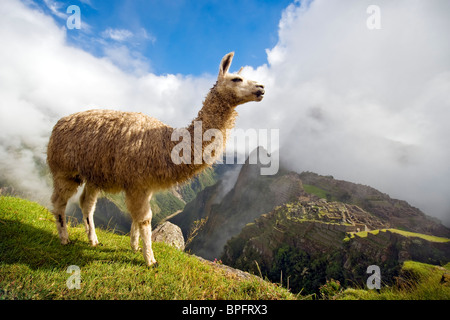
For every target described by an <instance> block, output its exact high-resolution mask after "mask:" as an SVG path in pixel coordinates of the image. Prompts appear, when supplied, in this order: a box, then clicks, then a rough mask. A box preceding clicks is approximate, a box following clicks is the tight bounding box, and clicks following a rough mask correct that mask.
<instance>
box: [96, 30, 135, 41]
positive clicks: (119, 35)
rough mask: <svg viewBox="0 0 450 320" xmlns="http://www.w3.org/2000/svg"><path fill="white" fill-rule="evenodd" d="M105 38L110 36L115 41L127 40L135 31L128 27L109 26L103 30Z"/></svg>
mask: <svg viewBox="0 0 450 320" xmlns="http://www.w3.org/2000/svg"><path fill="white" fill-rule="evenodd" d="M102 36H103V37H104V38H110V39H112V40H115V41H125V40H128V39H130V38H131V37H133V33H132V32H131V31H130V30H126V29H113V28H108V29H106V30H105V31H103V32H102Z"/></svg>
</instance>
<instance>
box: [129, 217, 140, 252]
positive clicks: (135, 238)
mask: <svg viewBox="0 0 450 320" xmlns="http://www.w3.org/2000/svg"><path fill="white" fill-rule="evenodd" d="M130 240H131V241H130V242H131V249H133V251H134V252H136V251H139V250H140V249H139V223H137V222H135V221H133V222H132V223H131V232H130Z"/></svg>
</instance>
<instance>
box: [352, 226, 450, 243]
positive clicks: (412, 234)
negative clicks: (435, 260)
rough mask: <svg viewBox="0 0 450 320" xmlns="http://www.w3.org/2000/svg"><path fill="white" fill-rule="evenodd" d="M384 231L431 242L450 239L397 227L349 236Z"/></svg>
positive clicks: (362, 236)
mask: <svg viewBox="0 0 450 320" xmlns="http://www.w3.org/2000/svg"><path fill="white" fill-rule="evenodd" d="M380 231H381V232H386V231H390V232H393V233H398V234H401V235H403V236H405V237H416V238H421V239H424V240H427V241H432V242H449V241H450V239H448V238H442V237H436V236H431V235H428V234H422V233H416V232H410V231H404V230H399V229H380V230H372V231H361V232H355V233H352V235H351V237H350V238H354V237H355V235H356V236H358V237H360V238H365V237H367V235H368V234H369V233H370V234H373V235H377V234H378V233H379V232H380ZM350 238H346V239H344V240H349V239H350Z"/></svg>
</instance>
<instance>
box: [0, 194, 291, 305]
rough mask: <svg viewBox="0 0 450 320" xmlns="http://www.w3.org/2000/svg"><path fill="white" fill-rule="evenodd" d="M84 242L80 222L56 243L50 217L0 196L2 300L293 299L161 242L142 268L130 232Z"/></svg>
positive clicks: (102, 235) (99, 232)
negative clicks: (77, 282) (74, 276)
mask: <svg viewBox="0 0 450 320" xmlns="http://www.w3.org/2000/svg"><path fill="white" fill-rule="evenodd" d="M97 235H98V238H99V241H100V243H101V244H102V245H101V246H98V247H95V248H93V247H90V246H89V244H88V241H87V236H86V234H85V231H84V228H83V227H73V226H70V224H69V237H70V240H71V244H69V245H67V246H62V245H60V243H59V239H58V236H57V232H56V227H55V223H54V218H53V215H52V214H51V213H50V212H49V211H48V210H47V209H46V208H44V207H42V206H40V205H38V204H36V203H32V202H29V201H27V200H22V199H19V198H12V197H0V299H194V300H195V299H295V298H296V297H295V296H294V295H292V294H291V293H289V292H288V291H287V290H286V289H283V288H280V287H278V286H277V285H275V284H273V283H270V282H267V281H261V280H260V279H257V278H256V277H254V278H252V279H249V280H243V279H241V278H238V277H236V276H235V275H233V274H231V273H227V272H225V271H224V270H222V269H221V268H217V267H214V265H213V264H209V263H205V262H202V261H200V260H198V259H197V258H195V257H194V256H191V255H189V254H186V253H184V252H181V251H179V250H177V249H175V248H173V247H170V246H168V245H166V244H162V243H154V244H153V249H154V252H155V257H156V259H157V260H158V263H159V265H158V266H157V267H152V268H148V267H147V266H146V265H145V264H144V259H143V257H142V254H141V253H133V252H132V251H131V249H130V245H129V237H128V236H122V235H117V234H113V233H111V232H109V231H104V230H99V229H98V230H97ZM71 265H76V266H78V267H79V268H80V276H81V287H80V289H69V288H68V286H67V284H66V282H67V280H69V277H70V276H71V274H69V273H67V268H68V267H69V266H71Z"/></svg>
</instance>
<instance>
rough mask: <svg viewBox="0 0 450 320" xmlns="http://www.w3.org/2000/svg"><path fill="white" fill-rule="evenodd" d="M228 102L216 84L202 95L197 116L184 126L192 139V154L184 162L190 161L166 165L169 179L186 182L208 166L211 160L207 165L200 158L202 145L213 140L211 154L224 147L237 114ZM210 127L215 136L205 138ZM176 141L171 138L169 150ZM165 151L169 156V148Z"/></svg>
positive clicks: (202, 153) (220, 150) (174, 145)
mask: <svg viewBox="0 0 450 320" xmlns="http://www.w3.org/2000/svg"><path fill="white" fill-rule="evenodd" d="M229 101H230V99H229V97H228V98H227V97H223V96H222V95H221V94H219V93H218V92H217V91H216V89H215V87H213V88H212V89H211V90H210V92H209V93H208V95H207V96H206V98H205V101H204V102H203V107H202V109H201V110H200V111H199V112H198V116H197V117H196V118H195V119H194V120H193V121H192V122H191V124H190V125H189V126H188V127H187V128H185V129H186V130H187V132H189V136H190V142H191V146H190V151H191V152H190V154H191V157H190V161H187V162H189V163H185V162H182V163H180V164H173V165H170V166H166V167H165V168H166V169H165V170H170V171H171V174H170V176H171V177H172V179H171V182H175V183H176V182H183V181H186V180H187V179H189V178H191V177H192V176H194V175H195V174H197V173H199V172H201V171H202V170H204V169H206V168H207V167H208V166H209V165H211V163H209V164H208V163H207V162H206V161H204V160H205V159H204V158H203V155H204V152H205V153H206V150H205V148H207V147H208V146H209V145H210V144H212V143H213V142H215V145H214V147H213V148H212V149H215V150H216V151H214V155H216V156H217V155H220V153H221V152H222V150H223V148H224V146H225V142H226V134H227V130H228V129H232V128H233V127H234V123H235V119H236V116H237V112H236V111H235V110H234V108H235V105H233V104H231V103H230V102H229ZM210 129H213V130H211V131H212V132H215V133H213V136H214V137H213V138H212V139H211V136H209V137H208V138H205V137H206V136H207V135H205V132H207V131H208V130H210ZM211 131H210V133H211ZM219 131H220V132H219ZM216 134H220V135H221V137H222V141H223V144H222V145H220V143H219V142H220V140H217V141H216V140H215V139H217V137H215V136H216ZM199 139H201V142H199V141H198V140H199ZM178 144H179V141H172V143H171V147H172V150H173V148H174V147H176V146H177V145H178ZM217 146H218V147H217ZM200 147H201V150H200ZM210 149H211V146H210ZM167 151H168V154H167V155H168V156H169V154H170V153H171V150H167ZM210 151H211V150H209V151H208V154H212V153H210ZM168 161H169V160H168ZM172 163H173V162H172ZM166 181H167V180H166Z"/></svg>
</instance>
